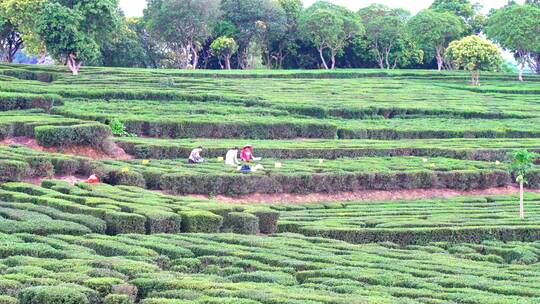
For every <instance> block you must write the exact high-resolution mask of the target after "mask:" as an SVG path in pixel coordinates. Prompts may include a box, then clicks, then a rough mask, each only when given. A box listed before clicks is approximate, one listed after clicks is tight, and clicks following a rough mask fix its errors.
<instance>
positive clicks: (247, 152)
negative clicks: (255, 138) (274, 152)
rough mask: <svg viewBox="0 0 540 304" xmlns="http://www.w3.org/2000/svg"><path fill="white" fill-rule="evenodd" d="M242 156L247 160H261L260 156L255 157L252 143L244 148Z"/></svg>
mask: <svg viewBox="0 0 540 304" xmlns="http://www.w3.org/2000/svg"><path fill="white" fill-rule="evenodd" d="M240 158H241V159H242V160H243V161H245V162H248V163H249V162H251V161H260V160H261V158H260V157H255V155H253V146H252V145H246V146H244V148H243V149H242V152H241V153H240Z"/></svg>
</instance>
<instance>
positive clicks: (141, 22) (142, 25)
mask: <svg viewBox="0 0 540 304" xmlns="http://www.w3.org/2000/svg"><path fill="white" fill-rule="evenodd" d="M127 26H128V29H129V30H131V31H132V32H133V33H135V35H136V36H137V40H138V41H139V43H138V44H139V45H140V46H141V48H142V49H143V52H144V58H145V60H144V66H145V67H152V68H158V67H160V62H161V61H162V60H163V58H164V56H163V52H162V49H161V47H160V43H158V42H157V41H156V39H154V37H152V35H151V34H150V32H149V31H148V26H147V25H146V20H145V19H144V18H143V17H136V18H129V19H128V20H127Z"/></svg>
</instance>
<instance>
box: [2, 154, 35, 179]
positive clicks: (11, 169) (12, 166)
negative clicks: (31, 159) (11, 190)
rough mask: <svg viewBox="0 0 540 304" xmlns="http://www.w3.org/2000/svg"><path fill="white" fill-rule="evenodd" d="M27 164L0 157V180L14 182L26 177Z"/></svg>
mask: <svg viewBox="0 0 540 304" xmlns="http://www.w3.org/2000/svg"><path fill="white" fill-rule="evenodd" d="M28 170H29V167H28V164H27V163H24V162H20V161H14V160H1V159H0V182H16V181H20V180H22V179H23V178H24V177H26V174H27V171H28Z"/></svg>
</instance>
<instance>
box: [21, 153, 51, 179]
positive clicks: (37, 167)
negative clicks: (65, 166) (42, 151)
mask: <svg viewBox="0 0 540 304" xmlns="http://www.w3.org/2000/svg"><path fill="white" fill-rule="evenodd" d="M26 162H27V163H28V165H29V166H30V175H31V176H35V177H52V176H53V175H54V166H53V164H52V162H51V160H50V159H49V158H47V157H42V156H33V157H27V158H26Z"/></svg>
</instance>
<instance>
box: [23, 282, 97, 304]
mask: <svg viewBox="0 0 540 304" xmlns="http://www.w3.org/2000/svg"><path fill="white" fill-rule="evenodd" d="M88 293H90V292H88V291H86V292H85V290H83V289H82V288H81V287H80V286H76V285H73V286H71V285H60V286H37V287H30V288H26V289H24V290H23V291H21V293H20V295H19V300H20V302H21V304H90V299H89V297H88ZM90 294H91V295H92V296H93V297H96V295H95V294H92V293H90Z"/></svg>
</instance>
